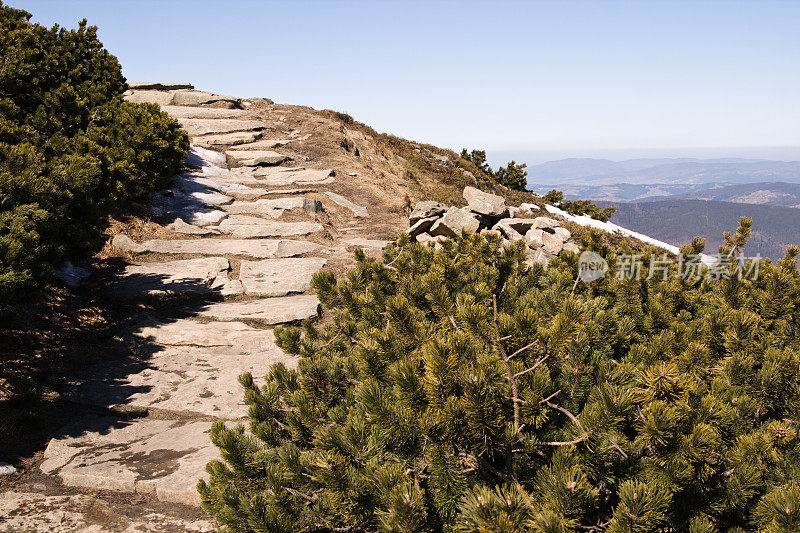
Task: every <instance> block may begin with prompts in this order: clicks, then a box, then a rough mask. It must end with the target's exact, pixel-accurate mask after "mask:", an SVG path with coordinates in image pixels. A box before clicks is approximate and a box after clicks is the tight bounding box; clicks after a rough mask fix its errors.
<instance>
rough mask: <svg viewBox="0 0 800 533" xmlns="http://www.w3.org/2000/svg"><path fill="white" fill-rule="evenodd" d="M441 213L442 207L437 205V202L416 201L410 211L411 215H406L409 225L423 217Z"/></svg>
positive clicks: (442, 211)
mask: <svg viewBox="0 0 800 533" xmlns="http://www.w3.org/2000/svg"><path fill="white" fill-rule="evenodd" d="M443 213H444V207H442V206H441V205H439V202H433V201H424V202H417V204H416V205H415V206H414V210H413V211H411V215H409V217H408V221H409V223H410V224H411V225H414V224H416V223H417V222H418V221H419V220H422V219H423V218H430V217H437V216H439V215H441V214H443Z"/></svg>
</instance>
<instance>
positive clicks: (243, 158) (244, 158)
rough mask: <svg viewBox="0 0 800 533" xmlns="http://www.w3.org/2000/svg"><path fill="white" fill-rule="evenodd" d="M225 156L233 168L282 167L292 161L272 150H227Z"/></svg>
mask: <svg viewBox="0 0 800 533" xmlns="http://www.w3.org/2000/svg"><path fill="white" fill-rule="evenodd" d="M225 155H226V156H227V157H228V161H229V162H230V166H232V167H257V166H272V165H280V164H281V163H284V162H286V161H289V160H290V159H292V158H291V157H289V156H288V155H284V154H279V153H278V152H274V151H272V150H239V149H236V150H227V151H226V152H225Z"/></svg>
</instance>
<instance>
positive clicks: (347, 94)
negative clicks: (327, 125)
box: [6, 0, 800, 162]
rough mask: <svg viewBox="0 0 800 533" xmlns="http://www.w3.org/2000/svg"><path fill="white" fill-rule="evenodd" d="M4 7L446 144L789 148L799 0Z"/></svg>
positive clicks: (587, 151)
mask: <svg viewBox="0 0 800 533" xmlns="http://www.w3.org/2000/svg"><path fill="white" fill-rule="evenodd" d="M6 3H7V4H8V5H11V6H14V7H19V8H23V9H26V10H28V11H30V12H32V13H33V14H34V21H37V22H41V23H44V24H47V25H50V24H52V23H54V22H59V23H61V24H62V25H66V26H69V27H73V26H75V24H76V23H77V21H78V20H79V19H81V18H83V17H85V18H87V19H88V20H89V22H90V23H92V24H96V25H98V26H99V27H100V32H99V35H100V38H101V39H102V40H103V42H104V43H105V45H106V47H107V48H108V49H109V50H111V51H112V52H113V53H114V54H115V55H116V56H117V57H118V58H119V59H120V61H121V63H122V65H123V70H124V73H125V75H126V76H127V77H128V79H129V80H131V81H145V80H146V81H150V80H152V81H188V82H191V83H193V84H194V85H195V86H196V87H197V88H199V89H204V90H210V91H215V92H221V93H225V94H233V95H236V96H263V97H267V98H271V99H273V100H274V101H276V102H281V103H290V104H299V105H309V106H312V107H315V108H330V109H335V110H338V111H344V112H347V113H350V114H351V115H353V116H354V117H355V118H356V119H357V120H360V121H362V122H365V123H367V124H369V125H371V126H373V127H374V128H376V129H377V130H379V131H387V132H391V133H395V134H398V135H401V136H403V137H407V138H411V139H415V140H419V141H425V142H430V143H433V144H436V145H439V146H446V147H450V148H454V149H458V148H460V147H462V146H468V147H478V148H485V149H487V150H489V152H490V156H491V155H492V154H493V153H494V154H503V156H505V155H507V154H510V155H514V154H518V155H519V156H520V158H522V157H524V155H527V156H528V158H529V162H535V161H530V159H537V158H540V159H548V158H556V157H567V156H586V155H595V156H603V155H604V154H605V155H607V156H610V157H612V158H624V157H628V156H631V157H635V156H646V155H658V156H665V155H676V156H680V155H695V156H703V155H707V156H717V155H719V156H730V155H733V156H735V155H742V156H764V157H775V158H781V159H789V158H792V159H800V1H790V0H784V1H769V0H752V1H722V0H718V1H689V0H686V1H656V0H648V1H645V0H641V1H624V2H623V1H619V2H617V1H604V0H592V1H570V0H566V1H530V2H523V1H517V2H501V1H495V2H469V1H421V0H420V1H413V2H412V1H405V2H394V1H374V2H355V1H343V0H342V1H302V0H295V1H280V2H278V1H276V2H267V1H261V2H257V1H239V0H229V1H226V2H223V1H204V0H193V1H183V0H172V1H166V0H162V1H160V2H159V1H151V0H136V1H127V0H115V1H108V0H72V1H63V0H10V1H7V2H6ZM739 147H747V148H739ZM768 147H773V148H768ZM774 147H780V148H774ZM545 154H546V155H545ZM612 154H616V156H613V155H612Z"/></svg>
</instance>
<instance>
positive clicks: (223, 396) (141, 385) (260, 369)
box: [63, 330, 296, 420]
mask: <svg viewBox="0 0 800 533" xmlns="http://www.w3.org/2000/svg"><path fill="white" fill-rule="evenodd" d="M261 334H262V335H263V336H264V337H265V338H268V339H270V340H272V332H271V331H263V330H262V331H261ZM277 362H282V363H284V364H286V365H287V366H296V363H295V361H294V359H293V358H292V357H290V356H288V355H286V354H285V353H284V352H283V351H282V350H281V349H280V348H278V347H277V346H275V344H274V342H272V343H271V345H270V347H269V348H268V349H266V350H261V351H254V352H251V353H248V354H246V355H220V354H214V353H208V352H207V351H206V350H205V349H204V348H196V347H190V346H168V347H165V348H164V349H163V350H161V351H160V352H157V353H156V355H154V356H153V357H150V358H148V359H146V360H136V359H131V358H128V359H117V360H111V361H102V362H100V363H97V364H94V365H91V366H89V367H88V368H85V369H83V370H82V371H81V379H80V381H79V382H74V383H72V384H70V385H68V386H67V387H65V390H64V391H63V394H64V396H65V398H67V399H68V400H69V401H71V402H74V403H78V404H83V405H93V406H97V407H112V408H119V409H131V408H134V409H159V410H163V411H170V412H173V413H176V414H188V415H194V416H198V415H200V416H211V417H216V418H221V419H225V420H238V419H242V418H244V417H246V416H247V405H246V404H245V402H244V389H242V386H241V385H240V384H239V381H238V379H239V376H240V375H241V374H243V373H244V372H250V373H252V374H253V376H255V377H257V378H260V377H263V376H265V375H266V374H267V372H268V371H269V367H270V366H271V365H272V364H273V363H277Z"/></svg>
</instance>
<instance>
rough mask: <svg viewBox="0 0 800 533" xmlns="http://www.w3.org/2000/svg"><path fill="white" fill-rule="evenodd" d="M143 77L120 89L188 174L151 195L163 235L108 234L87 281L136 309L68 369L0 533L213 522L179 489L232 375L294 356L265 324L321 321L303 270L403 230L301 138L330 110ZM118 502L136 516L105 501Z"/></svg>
mask: <svg viewBox="0 0 800 533" xmlns="http://www.w3.org/2000/svg"><path fill="white" fill-rule="evenodd" d="M156 88H157V89H161V90H154V89H151V88H145V89H142V88H137V89H135V90H133V91H131V92H130V93H129V94H128V95H127V96H126V98H128V99H129V100H131V101H137V102H155V103H158V104H160V105H162V108H163V109H164V110H165V111H166V112H167V113H169V114H170V115H172V116H173V117H175V118H177V119H178V120H179V121H180V122H181V123H182V125H183V126H184V127H185V128H186V130H187V131H188V132H189V134H190V138H191V142H192V148H191V151H190V154H189V156H188V158H187V170H186V171H185V172H184V173H182V174H181V175H180V176H177V177H176V179H175V185H174V187H173V188H171V189H169V190H167V191H164V192H163V193H161V194H159V195H157V197H156V198H155V199H154V201H153V204H152V209H153V215H154V216H155V220H157V221H158V222H160V223H161V226H162V228H161V231H160V232H159V233H160V234H161V237H160V238H152V239H147V240H139V241H137V240H136V239H135V238H132V237H131V236H128V235H122V234H120V235H117V236H116V237H115V238H114V239H113V241H112V246H113V249H114V250H115V251H116V252H119V253H121V254H122V255H124V256H126V257H128V259H129V261H128V262H127V264H126V265H125V266H124V267H122V268H121V269H119V270H118V271H117V272H114V273H105V274H103V273H100V274H97V275H100V276H103V275H105V276H106V277H105V278H104V279H103V289H102V290H103V292H104V294H105V296H106V297H108V298H111V299H118V300H119V301H120V305H125V306H128V307H131V308H133V309H137V307H142V308H143V309H145V310H146V311H145V312H143V313H141V314H140V313H136V312H134V313H132V314H131V316H130V319H129V320H128V322H127V323H125V324H124V325H123V326H122V327H121V329H120V330H119V332H118V333H117V335H116V336H115V338H114V343H115V344H116V345H117V349H116V350H109V352H110V353H111V352H115V353H116V354H117V355H109V356H108V358H107V359H103V360H101V361H98V362H96V363H93V364H89V365H88V366H86V367H83V368H80V369H78V371H77V372H76V373H75V375H72V376H69V377H68V385H67V387H66V390H65V391H64V392H63V394H64V395H66V398H67V400H68V401H69V402H72V403H74V404H75V405H76V410H75V412H76V416H75V417H74V418H73V419H71V420H70V421H69V423H68V424H67V425H66V427H62V428H60V429H58V430H57V431H56V432H55V434H54V435H53V438H52V439H51V440H50V442H49V444H48V445H47V447H46V449H45V450H44V453H43V456H42V459H41V462H40V463H39V464H38V470H39V472H38V473H37V475H34V476H32V477H31V483H28V484H25V483H18V484H17V486H15V487H14V489H13V490H12V491H7V492H5V493H2V494H0V531H211V530H213V529H214V525H213V523H212V522H211V521H210V520H209V519H208V518H207V517H206V516H204V515H203V514H202V511H200V510H199V503H200V502H199V496H198V494H197V492H196V490H195V485H196V483H197V480H198V479H200V478H201V477H205V476H206V474H205V470H204V468H205V465H206V463H207V462H208V461H210V460H212V459H215V458H218V457H219V452H218V450H217V448H216V447H214V446H213V444H212V443H211V441H210V439H209V436H208V433H209V429H210V427H211V423H212V421H213V420H218V419H221V420H224V421H226V422H228V423H230V424H237V423H244V422H245V418H246V415H247V407H246V405H245V403H244V400H243V392H242V388H241V386H240V385H239V383H238V381H237V378H238V376H239V375H240V374H242V373H243V372H252V373H253V376H254V377H256V378H257V379H258V378H259V377H261V376H263V375H264V374H265V373H266V372H267V370H268V368H269V366H270V365H271V364H272V363H275V362H278V361H280V362H283V363H285V364H286V365H287V366H290V367H291V366H294V365H296V362H295V361H294V360H293V359H292V358H291V357H289V356H287V355H286V354H284V353H283V352H282V351H281V350H280V349H279V348H278V347H276V345H275V342H274V337H273V333H272V330H273V327H275V326H276V325H279V324H284V323H290V322H296V321H299V320H302V319H305V318H309V317H316V316H319V315H320V313H321V311H322V310H321V307H320V303H319V301H318V300H317V298H316V297H315V296H314V295H312V294H310V291H309V289H310V281H311V277H312V275H313V274H314V273H315V272H318V271H320V270H322V269H326V268H328V269H334V270H336V271H339V270H342V269H345V268H346V267H347V265H348V264H349V263H350V261H351V257H352V251H353V248H354V246H359V247H362V248H365V249H372V250H373V251H379V250H380V248H381V247H383V246H384V245H385V243H386V242H387V241H386V239H387V238H392V237H393V236H394V235H395V234H396V233H397V232H398V231H402V229H404V228H403V225H404V222H405V221H404V218H403V212H402V209H400V208H399V200H397V199H395V200H394V204H395V205H392V203H391V202H386V201H382V200H381V194H382V193H385V191H384V190H382V189H381V187H378V186H377V185H378V184H377V182H376V183H370V182H369V181H368V180H364V179H359V177H358V171H359V169H357V168H352V165H351V166H350V168H348V167H347V166H342V163H343V162H345V161H346V158H341V157H340V158H339V159H337V158H336V157H331V156H330V155H329V154H327V153H326V150H325V147H324V142H325V140H327V141H330V139H331V138H332V137H331V135H330V134H329V133H330V132H325V133H323V134H320V135H319V137H320V139H321V140H319V141H317V140H316V139H315V135H317V133H316V130H319V129H325V128H332V129H334V130H335V129H336V128H337V126H336V124H335V122H334V121H328V123H326V122H325V120H323V119H320V118H319V117H317V116H315V115H314V114H313V113H311V112H309V113H308V114H304V112H303V110H304V108H296V109H299V111H295V112H293V113H292V114H291V117H290V118H287V115H288V114H287V113H284V112H283V109H281V108H280V106H275V105H274V104H272V103H271V102H269V101H266V100H250V101H246V100H242V99H238V98H232V97H225V96H219V95H214V94H210V93H206V92H202V91H194V90H189V89H177V88H174V87H170V86H156ZM335 133H337V134H339V132H338V131H337V132H335ZM340 136H341V135H340ZM339 144H341V143H339ZM336 149H338V151H342V150H341V148H340V147H337V146H335V145H334V146H333V147H332V148H331V150H330V152H331V153H335V152H336V151H337V150H336ZM350 159H352V158H350ZM343 177H344V178H345V179H343ZM365 201H369V202H370V203H369V204H365ZM376 221H379V222H376ZM153 301H155V302H157V305H152V302H153ZM140 303H141V305H140ZM120 346H123V347H124V349H121V350H120V349H119V347H120ZM81 406H87V407H89V409H88V410H87V409H82V408H81ZM92 408H94V409H95V410H92ZM34 481H36V482H37V483H33V482H34ZM126 494H127V495H128V496H125V495H126ZM109 495H111V496H109ZM125 500H128V501H133V502H138V506H139V509H138V511H137V512H135V513H133V515H131V514H130V513H128V514H125V513H124V512H123V511H122V510H121V509H122V508H123V507H125V505H126V504H125V503H122V504H121V506H118V505H116V504H115V503H114V502H125Z"/></svg>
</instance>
